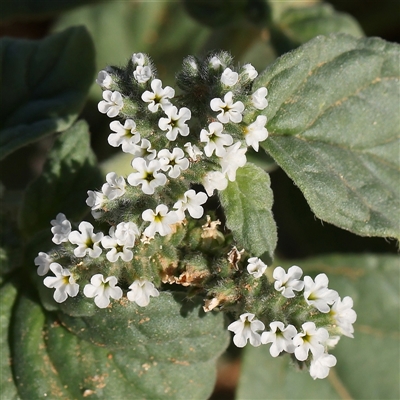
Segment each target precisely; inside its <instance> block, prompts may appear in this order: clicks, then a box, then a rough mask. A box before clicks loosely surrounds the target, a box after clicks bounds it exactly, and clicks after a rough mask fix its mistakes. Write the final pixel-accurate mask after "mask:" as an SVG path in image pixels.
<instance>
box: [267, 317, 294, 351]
mask: <svg viewBox="0 0 400 400" xmlns="http://www.w3.org/2000/svg"><path fill="white" fill-rule="evenodd" d="M269 326H270V328H271V330H270V331H269V332H263V333H262V334H261V342H262V343H263V344H267V343H272V345H271V347H270V349H269V352H270V353H271V356H272V357H278V356H279V354H280V353H282V351H286V352H287V353H294V349H295V346H294V344H293V340H292V339H293V338H294V337H295V336H296V334H297V329H296V328H295V327H294V326H293V325H288V326H287V327H286V328H285V325H284V324H283V322H280V321H274V322H271V323H270V324H269Z"/></svg>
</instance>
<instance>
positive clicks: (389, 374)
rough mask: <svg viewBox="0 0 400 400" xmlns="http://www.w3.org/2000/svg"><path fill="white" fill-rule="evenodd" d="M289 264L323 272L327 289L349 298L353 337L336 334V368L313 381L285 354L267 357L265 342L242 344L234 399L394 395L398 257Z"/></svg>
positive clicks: (398, 354)
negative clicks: (256, 345) (354, 316)
mask: <svg viewBox="0 0 400 400" xmlns="http://www.w3.org/2000/svg"><path fill="white" fill-rule="evenodd" d="M294 263H295V264H297V265H300V266H301V267H302V268H303V270H304V272H305V273H306V274H311V273H312V272H315V271H317V272H318V273H319V272H325V273H326V274H327V275H328V277H329V287H330V288H332V289H335V290H337V291H338V292H339V295H340V296H341V297H342V298H343V297H345V296H351V297H352V298H353V300H354V309H355V310H356V312H357V321H356V323H355V324H354V330H355V332H354V339H350V338H347V337H345V336H343V337H342V338H341V340H340V341H339V343H338V344H337V346H336V348H335V349H334V350H333V351H332V353H333V354H334V355H335V356H336V358H337V365H336V367H334V368H332V369H331V371H330V374H329V376H328V378H326V379H323V380H320V379H317V380H315V381H314V380H313V379H312V378H311V377H310V375H309V373H308V372H307V371H297V370H296V369H295V367H294V366H293V365H292V364H291V362H290V358H289V356H288V355H283V356H282V357H278V358H272V357H271V355H270V353H269V345H265V346H261V347H259V348H252V347H251V346H247V347H246V350H245V355H244V361H243V364H242V376H241V381H240V384H239V389H238V393H237V398H238V399H249V398H251V399H265V400H267V399H278V398H279V399H318V400H322V399H344V398H353V399H397V398H399V396H400V392H399V385H398V377H399V374H400V367H399V362H398V360H399V358H400V346H399V337H400V332H399V323H400V302H399V284H398V282H399V279H400V275H399V258H398V257H397V256H394V255H387V256H385V255H346V256H344V255H343V256H341V255H333V256H324V257H320V258H314V259H310V260H307V261H306V262H304V261H302V262H300V263H297V261H295V262H294ZM289 265H291V264H287V266H289ZM366 377H367V379H366Z"/></svg>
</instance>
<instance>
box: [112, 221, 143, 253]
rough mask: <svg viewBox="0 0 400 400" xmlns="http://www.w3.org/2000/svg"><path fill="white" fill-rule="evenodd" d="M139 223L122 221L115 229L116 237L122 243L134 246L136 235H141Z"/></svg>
mask: <svg viewBox="0 0 400 400" xmlns="http://www.w3.org/2000/svg"><path fill="white" fill-rule="evenodd" d="M139 235H140V233H139V229H138V227H137V225H136V224H135V223H134V222H132V221H129V222H120V223H119V224H118V225H117V227H116V229H115V237H116V239H117V241H118V243H119V244H120V245H123V246H127V247H133V246H134V244H135V240H136V237H137V236H139Z"/></svg>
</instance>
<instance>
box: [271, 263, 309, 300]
mask: <svg viewBox="0 0 400 400" xmlns="http://www.w3.org/2000/svg"><path fill="white" fill-rule="evenodd" d="M302 275H303V270H302V269H301V268H300V267H298V266H297V265H293V266H292V267H290V268H289V270H288V273H287V274H286V273H285V270H284V269H283V268H282V267H276V268H275V269H274V273H273V277H274V279H275V283H274V287H275V290H277V291H278V292H281V293H282V296H284V297H286V298H288V299H290V298H292V297H295V296H296V295H295V293H294V292H293V290H296V292H299V291H300V290H302V289H303V288H304V282H303V281H300V280H299V279H300V278H301V276H302Z"/></svg>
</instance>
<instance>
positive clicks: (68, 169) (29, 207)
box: [20, 121, 102, 236]
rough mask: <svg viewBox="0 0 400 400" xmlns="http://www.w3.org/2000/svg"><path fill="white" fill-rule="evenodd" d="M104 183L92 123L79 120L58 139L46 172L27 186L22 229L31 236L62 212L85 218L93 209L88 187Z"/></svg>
mask: <svg viewBox="0 0 400 400" xmlns="http://www.w3.org/2000/svg"><path fill="white" fill-rule="evenodd" d="M101 182H102V178H101V176H100V172H99V169H98V167H97V162H96V158H95V155H94V153H93V151H92V150H91V148H90V135H89V132H88V125H87V123H86V122H84V121H78V122H77V123H75V124H74V125H73V126H72V127H71V128H69V129H68V130H67V131H65V132H63V133H62V134H61V135H60V136H59V137H58V138H57V140H56V142H55V143H54V146H53V148H52V149H51V150H50V153H49V155H48V159H47V161H46V163H45V166H44V169H43V172H42V175H41V176H39V178H38V179H37V180H36V181H34V182H32V184H31V185H30V186H29V187H28V188H27V190H26V193H25V197H24V202H23V206H22V210H21V216H20V221H21V222H20V224H21V227H22V231H23V232H24V234H25V235H27V236H29V235H33V234H35V233H37V232H39V231H40V230H42V229H49V228H50V221H51V220H52V219H54V218H55V217H56V215H57V214H58V213H60V212H61V213H64V214H65V215H66V217H67V218H68V219H70V220H74V219H77V220H78V219H79V218H82V216H83V215H84V214H86V213H87V212H88V210H89V208H88V206H87V205H86V202H85V200H86V198H87V190H88V189H96V188H97V187H98V186H100V185H101Z"/></svg>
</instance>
